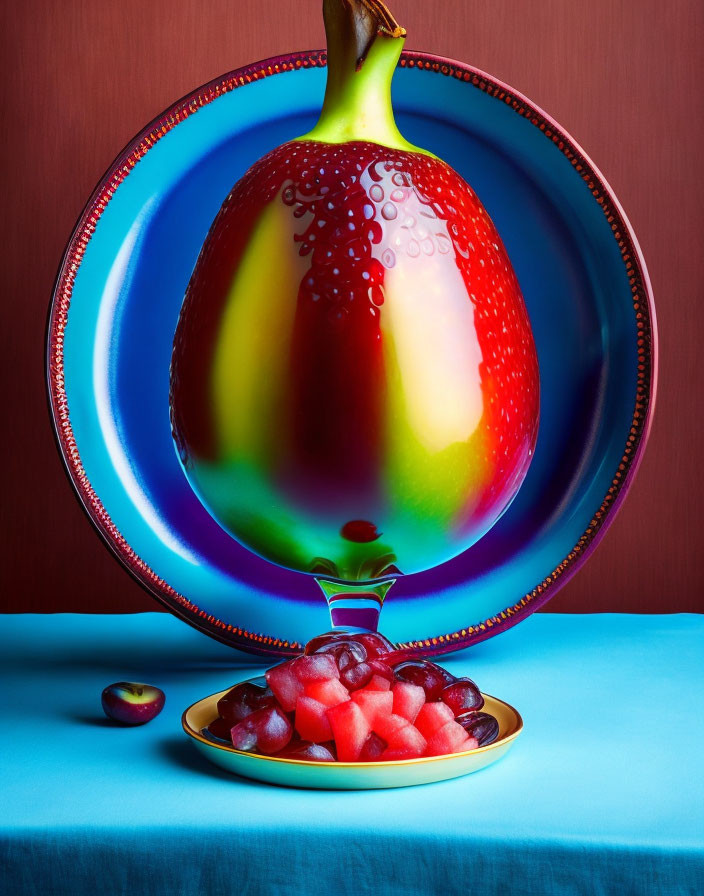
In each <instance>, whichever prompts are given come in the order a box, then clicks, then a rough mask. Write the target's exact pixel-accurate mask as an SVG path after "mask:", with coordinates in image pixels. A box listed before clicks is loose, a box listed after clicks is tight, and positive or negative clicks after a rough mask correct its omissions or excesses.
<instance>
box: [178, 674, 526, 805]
mask: <svg viewBox="0 0 704 896" xmlns="http://www.w3.org/2000/svg"><path fill="white" fill-rule="evenodd" d="M228 690H229V688H226V689H225V690H224V691H220V692H219V693H217V694H211V696H209V697H205V698H203V699H202V700H199V701H198V702H197V703H194V704H193V705H192V706H189V707H188V709H187V710H186V711H185V712H184V714H183V717H182V719H181V722H182V725H183V730H184V731H185V732H186V734H187V735H188V736H189V737H190V738H192V740H193V743H194V745H195V747H196V748H197V749H198V750H199V751H200V752H201V753H202V754H203V755H204V756H205V757H206V758H207V759H208V760H209V761H210V762H213V763H214V764H215V765H218V766H220V768H224V769H225V770H226V771H229V772H232V773H233V774H236V775H241V776H243V777H245V778H254V779H255V780H257V781H264V782H266V783H268V784H282V785H285V786H288V787H311V788H315V789H318V790H374V789H379V788H387V787H409V786H411V785H413V784H429V783H431V782H434V781H447V780H449V779H450V778H459V777H461V776H462V775H468V774H470V773H471V772H476V771H479V770H480V769H482V768H485V767H486V766H487V765H491V764H492V763H493V762H496V761H497V760H498V759H501V757H502V756H504V755H505V754H506V753H507V752H508V750H509V749H510V748H511V745H512V744H513V741H514V740H515V739H516V738H517V737H518V735H519V734H520V733H521V731H522V729H523V721H522V719H521V717H520V715H519V714H518V712H517V711H516V710H515V709H514V708H513V707H512V706H510V705H509V704H508V703H504V702H503V700H498V699H497V698H496V697H491V696H489V695H488V694H484V695H483V696H484V707H483V710H484V711H485V712H488V713H490V714H491V715H493V716H494V717H495V718H496V719H497V720H498V722H499V737H498V739H497V740H496V741H494V743H493V744H489V745H488V746H486V747H479V748H478V749H476V750H470V751H469V752H467V753H455V754H453V755H451V756H432V757H428V758H426V759H407V760H404V761H400V762H307V761H303V760H299V759H279V758H277V757H275V756H260V755H257V754H254V753H243V752H242V751H240V750H235V749H234V747H229V746H227V745H226V744H222V745H221V744H216V743H214V742H213V741H212V740H209V739H208V738H207V737H204V736H203V734H202V733H201V731H202V729H203V728H205V727H206V726H207V725H209V724H210V723H211V722H212V721H214V720H215V719H216V718H217V716H218V711H217V702H218V700H219V699H220V698H221V697H222V696H224V694H226V693H227V691H228Z"/></svg>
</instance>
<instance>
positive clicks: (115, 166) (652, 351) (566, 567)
mask: <svg viewBox="0 0 704 896" xmlns="http://www.w3.org/2000/svg"><path fill="white" fill-rule="evenodd" d="M326 64H327V54H326V53H325V51H322V50H317V51H301V52H297V53H292V54H287V55H282V56H275V57H271V58H269V59H265V60H262V61H260V62H257V63H253V64H250V65H247V66H244V67H243V68H239V69H235V70H233V71H231V72H229V73H227V74H225V75H221V76H219V77H217V78H215V79H213V80H212V81H209V82H208V83H206V84H204V85H202V86H201V87H198V88H196V89H195V90H193V91H191V92H190V93H188V94H186V95H185V96H184V97H182V98H181V99H180V100H178V101H176V102H175V103H173V104H172V105H171V106H169V108H168V109H167V110H166V111H165V112H162V113H161V114H160V115H157V116H156V117H155V118H154V119H152V121H151V122H150V123H149V124H147V125H146V126H145V127H144V128H142V130H141V131H140V132H139V133H138V134H137V135H136V136H135V137H134V138H133V139H132V140H130V141H129V142H128V143H127V145H126V146H125V147H124V148H123V149H122V151H121V152H120V153H119V154H118V155H117V157H116V158H115V160H114V161H113V162H112V164H111V165H110V166H109V167H108V168H107V170H106V171H105V173H104V174H103V176H102V177H101V179H100V180H99V182H98V184H97V186H96V188H95V189H94V190H93V192H92V194H91V195H90V197H89V199H88V201H87V203H86V205H85V207H84V208H83V210H82V212H81V214H80V215H79V218H78V221H77V223H76V225H75V227H74V229H73V231H72V234H71V236H70V238H69V240H68V243H67V245H66V248H65V250H64V253H63V256H62V259H61V263H60V265H59V269H58V272H57V275H56V279H55V282H54V288H53V291H52V298H51V302H50V305H49V310H48V315H47V323H46V339H45V345H46V353H45V381H46V389H47V401H48V406H49V415H50V419H51V423H52V430H53V433H54V438H55V441H56V444H57V448H58V451H59V454H60V456H61V458H62V461H63V467H64V472H65V473H66V475H67V478H68V480H69V482H70V483H71V486H72V487H73V490H74V493H75V494H76V496H77V498H78V500H79V503H80V505H81V506H82V507H83V510H84V512H85V513H86V515H87V516H88V518H89V520H90V521H91V523H92V524H93V526H94V527H95V529H96V530H97V531H98V533H99V535H100V536H101V540H102V541H103V542H104V544H105V545H106V546H107V547H108V548H109V549H110V551H111V553H112V554H113V555H114V556H115V557H116V558H117V559H118V560H119V561H120V562H121V564H122V565H123V566H124V567H125V568H126V569H127V571H128V572H129V573H130V574H131V575H132V578H133V579H134V580H135V581H137V583H138V584H139V585H140V586H141V587H142V588H144V589H145V590H146V591H147V593H149V594H150V595H151V596H152V597H154V598H155V599H156V600H157V601H158V602H159V603H161V604H162V605H163V606H164V607H166V609H167V610H169V611H170V612H171V613H172V614H173V615H176V616H178V617H179V618H181V619H182V620H184V621H185V622H187V623H188V624H190V625H191V626H193V627H194V628H196V629H198V630H200V631H202V632H204V633H205V634H207V635H209V636H211V637H214V638H216V639H217V640H219V641H222V642H223V643H226V644H228V645H229V646H231V647H234V648H239V649H243V650H245V651H247V652H249V653H255V654H260V655H266V656H285V655H292V654H294V653H296V652H297V651H298V650H299V649H300V647H301V645H300V644H299V643H297V642H296V641H292V640H287V639H283V638H278V637H273V636H270V635H265V634H261V633H256V632H249V631H247V630H246V629H243V628H241V627H238V626H236V625H232V624H228V623H225V622H223V621H222V620H220V619H218V618H217V617H215V616H213V615H212V614H208V613H206V611H204V610H202V609H201V608H200V607H198V606H197V605H196V604H194V603H193V602H192V601H190V600H189V599H188V598H187V597H185V596H184V595H181V594H179V593H178V592H177V591H175V589H174V588H172V587H171V586H170V585H169V584H168V582H167V581H166V580H165V579H163V578H162V577H161V576H159V575H158V574H157V573H156V572H155V571H154V570H152V569H151V568H150V567H149V566H148V565H147V564H146V563H145V562H144V561H143V560H142V559H141V558H140V557H139V556H138V555H137V554H136V552H135V551H134V550H133V549H132V547H131V546H130V545H129V544H128V542H127V540H126V539H125V538H124V536H123V535H122V534H121V533H120V531H119V530H118V528H117V527H116V526H115V524H114V523H113V521H112V519H111V518H110V516H109V514H108V512H107V510H106V509H105V507H104V506H103V504H102V501H101V500H100V498H99V496H98V495H97V493H96V492H95V491H94V489H93V487H92V485H91V483H90V481H89V479H88V477H87V475H86V473H85V470H84V469H83V466H82V463H81V458H80V454H79V452H78V448H77V445H76V440H75V437H74V434H73V430H72V427H71V423H70V418H69V411H68V399H67V396H66V391H65V381H64V373H63V347H64V340H63V337H64V330H65V326H66V322H67V320H68V313H69V310H70V303H71V295H72V292H73V285H74V281H75V277H76V273H77V271H78V268H79V267H80V264H81V261H82V258H83V255H84V253H85V251H86V248H87V246H88V243H89V242H90V239H91V237H92V235H93V232H94V231H95V228H96V226H97V223H98V221H99V219H100V217H101V215H102V213H103V212H104V211H105V208H106V207H107V204H108V202H109V201H110V199H111V197H112V195H113V194H114V192H115V190H116V189H117V188H118V187H119V186H120V184H121V183H122V181H123V180H124V179H125V177H127V175H128V174H129V172H130V171H131V170H132V168H134V167H135V165H136V164H138V162H139V160H140V159H141V158H142V157H143V156H144V155H145V154H146V152H148V150H149V149H150V148H151V147H152V146H154V145H155V144H156V143H157V142H158V141H159V139H161V137H163V136H164V135H165V134H166V133H168V131H170V130H172V129H173V128H175V127H176V126H177V125H178V124H179V123H181V122H182V121H183V120H185V119H186V118H188V117H189V116H190V115H192V114H194V113H196V112H197V111H198V109H199V108H201V107H203V106H205V105H208V104H209V103H210V102H212V101H214V100H215V99H217V98H218V97H220V96H222V95H223V94H224V93H229V92H230V91H232V90H235V89H237V88H239V87H243V86H246V85H247V84H249V83H251V82H253V81H256V80H259V79H261V78H264V77H268V76H272V75H275V74H283V73H285V72H291V71H295V70H297V69H300V68H311V67H318V68H323V67H325V66H326ZM399 67H400V68H410V69H414V68H417V69H418V70H419V71H423V72H433V73H438V74H441V75H443V76H445V77H453V78H456V79H457V80H461V81H463V82H464V83H466V84H468V85H471V86H473V87H475V88H477V89H479V90H481V91H482V92H484V93H487V95H490V96H492V97H494V98H495V99H497V100H499V101H503V102H505V103H506V104H507V105H509V106H511V107H512V108H513V110H514V111H515V112H516V113H517V114H519V115H521V116H522V117H524V118H526V119H527V120H528V121H530V123H531V124H533V125H534V126H535V127H537V128H539V130H540V131H541V132H542V133H543V134H544V136H545V137H546V139H550V140H551V141H552V143H553V144H554V145H556V146H557V148H558V149H559V150H560V151H561V152H562V153H563V154H564V155H565V156H566V157H567V158H568V159H569V160H570V162H571V164H572V166H573V167H574V168H575V170H576V171H577V172H578V173H579V174H580V176H581V177H582V180H584V181H585V183H586V184H587V186H588V187H589V189H590V191H591V192H592V195H593V196H594V198H595V200H596V201H597V202H598V203H599V205H600V206H601V208H602V211H603V212H604V214H605V216H606V218H607V222H608V223H609V224H610V226H611V231H612V234H613V236H614V238H615V239H616V240H617V243H618V247H619V250H620V253H621V257H622V260H623V262H624V264H625V267H626V273H627V276H628V280H629V284H630V286H631V294H632V302H633V311H634V313H635V323H636V341H637V346H636V352H637V385H636V396H635V403H634V413H633V417H632V421H631V428H630V431H629V435H628V438H627V440H626V445H625V447H624V451H623V454H622V457H621V461H620V463H619V465H618V468H617V470H616V471H615V473H614V476H613V477H612V482H611V486H610V487H609V489H608V491H607V494H606V495H605V497H604V499H603V500H602V503H601V505H600V506H599V508H597V510H596V511H595V512H594V514H593V516H592V518H591V521H590V523H589V525H588V526H587V528H586V530H585V531H584V533H583V534H582V535H581V537H580V538H579V540H578V541H577V543H576V544H575V545H574V547H573V548H572V550H571V551H570V552H569V553H568V554H567V556H566V557H564V558H563V560H562V561H561V562H560V563H559V564H557V566H556V567H555V568H554V569H553V570H552V572H551V573H549V574H548V575H547V576H546V577H545V578H544V579H543V581H542V582H540V583H539V584H537V585H535V586H534V587H533V588H531V589H530V590H529V591H528V592H526V594H525V595H524V596H523V597H522V598H521V599H520V600H519V601H518V602H516V603H515V604H513V605H512V606H509V607H506V608H505V609H504V610H502V611H500V612H498V613H496V614H494V615H493V616H491V617H489V618H488V619H485V620H483V621H479V622H477V623H474V624H469V625H466V626H464V627H462V628H461V629H458V630H457V631H455V632H451V633H447V634H445V633H440V634H437V635H434V636H430V637H426V638H420V639H417V640H412V641H406V642H400V646H403V647H411V648H414V649H415V650H416V651H418V653H419V654H425V655H440V654H443V653H447V652H450V651H455V650H459V649H461V648H464V647H467V646H469V645H471V644H475V643H478V642H480V641H483V640H485V639H487V638H489V637H492V636H493V635H495V634H498V633H500V632H502V631H506V630H507V629H509V628H512V627H513V626H514V625H516V624H517V623H518V622H520V621H521V620H522V619H524V618H525V617H527V616H528V615H530V614H531V613H533V612H534V611H535V610H537V609H539V608H540V607H541V606H543V605H544V604H545V603H546V602H547V601H548V600H549V599H550V598H551V597H552V596H553V595H554V594H555V593H557V591H558V590H559V589H560V588H561V587H562V586H563V585H564V584H566V583H567V582H568V581H569V580H570V579H571V578H572V576H573V575H574V574H575V573H576V572H577V571H578V570H579V569H580V568H581V567H582V565H583V564H584V562H585V561H586V560H587V558H588V557H589V556H590V555H591V554H592V552H593V551H594V550H595V548H596V547H597V545H598V544H599V542H600V541H601V539H602V538H603V536H604V534H605V532H606V530H607V529H608V527H609V525H610V524H611V523H612V522H613V520H614V519H615V517H616V515H617V513H618V511H619V509H620V508H621V506H622V504H623V501H624V499H625V496H626V494H627V492H628V490H629V489H630V486H631V484H632V482H633V478H634V476H635V474H636V472H637V470H638V467H639V466H640V463H641V460H642V457H643V453H644V450H645V446H646V443H647V440H648V437H649V435H650V430H651V426H652V419H653V412H654V409H655V400H656V393H657V380H658V334H657V322H656V314H655V305H654V299H653V291H652V285H651V282H650V278H649V276H648V271H647V268H646V265H645V260H644V258H643V253H642V251H641V248H640V246H639V244H638V240H637V238H636V236H635V233H634V231H633V228H632V226H631V224H630V222H629V221H628V218H627V217H626V214H625V212H624V210H623V208H622V207H621V204H620V203H619V201H618V199H617V197H616V195H615V193H614V191H613V190H612V189H611V187H610V186H609V184H608V182H607V181H606V179H605V178H604V176H603V175H602V174H601V172H600V171H599V169H598V168H597V167H596V165H595V164H594V163H593V162H592V161H591V159H590V158H589V156H588V155H587V153H585V152H584V150H583V149H582V148H581V146H580V145H579V144H578V143H577V141H576V140H574V139H573V138H572V137H571V136H570V135H569V134H568V132H567V131H565V130H564V128H562V127H561V126H560V125H559V124H558V123H557V122H556V121H555V120H554V119H553V118H552V117H551V116H550V115H548V114H547V113H546V112H544V111H543V110H542V109H541V108H540V107H539V106H538V105H536V104H535V103H533V102H532V101H531V100H529V99H528V98H527V97H525V96H524V95H523V94H522V93H520V92H519V91H517V90H515V89H514V88H513V87H510V86H509V85H507V84H505V83H504V82H502V81H500V80H499V79H497V78H495V77H493V76H491V75H488V74H486V73H485V72H483V71H481V70H480V69H477V68H474V67H473V66H470V65H468V64H466V63H463V62H459V61H456V60H453V59H447V58H445V57H442V56H437V55H434V54H430V53H423V52H419V51H414V50H404V52H403V53H402V55H401V59H400V60H399Z"/></svg>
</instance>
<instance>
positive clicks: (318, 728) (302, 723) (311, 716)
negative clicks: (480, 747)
mask: <svg viewBox="0 0 704 896" xmlns="http://www.w3.org/2000/svg"><path fill="white" fill-rule="evenodd" d="M327 711H328V707H327V706H326V705H325V704H324V703H321V702H320V701H319V700H314V699H313V698H312V697H306V696H303V697H299V698H298V702H297V703H296V720H295V725H296V731H298V733H299V734H300V735H301V737H302V738H303V740H309V741H310V742H311V743H314V744H323V743H325V741H326V740H330V739H331V738H332V728H331V727H330V722H329V721H328V717H327V715H326V713H327ZM463 730H464V729H463Z"/></svg>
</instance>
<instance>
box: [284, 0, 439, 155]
mask: <svg viewBox="0 0 704 896" xmlns="http://www.w3.org/2000/svg"><path fill="white" fill-rule="evenodd" d="M323 16H324V19H325V35H326V38H327V46H328V71H327V85H326V88H325V99H324V101H323V108H322V111H321V113H320V118H319V120H318V123H317V124H316V125H315V127H314V128H313V130H312V131H310V132H309V133H307V134H305V135H304V136H303V137H300V138H299V139H300V140H317V141H321V142H324V143H347V142H350V141H354V140H362V141H368V142H371V143H378V144H380V145H382V146H389V147H391V148H394V149H402V150H408V151H411V152H424V150H421V149H419V148H418V147H416V146H413V145H412V144H411V143H409V142H408V141H407V140H406V139H405V138H404V137H403V135H402V134H401V132H400V131H399V129H398V127H397V126H396V121H395V120H394V113H393V108H392V105H391V80H392V78H393V76H394V72H395V70H396V65H397V63H398V60H399V57H400V55H401V50H402V49H403V45H404V42H405V38H406V31H405V29H404V28H401V26H400V25H398V23H397V22H396V20H395V19H394V18H393V16H392V15H391V13H390V12H389V11H388V9H387V8H386V7H385V6H384V4H383V3H381V2H380V0H323ZM427 154H428V155H430V153H427Z"/></svg>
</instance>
